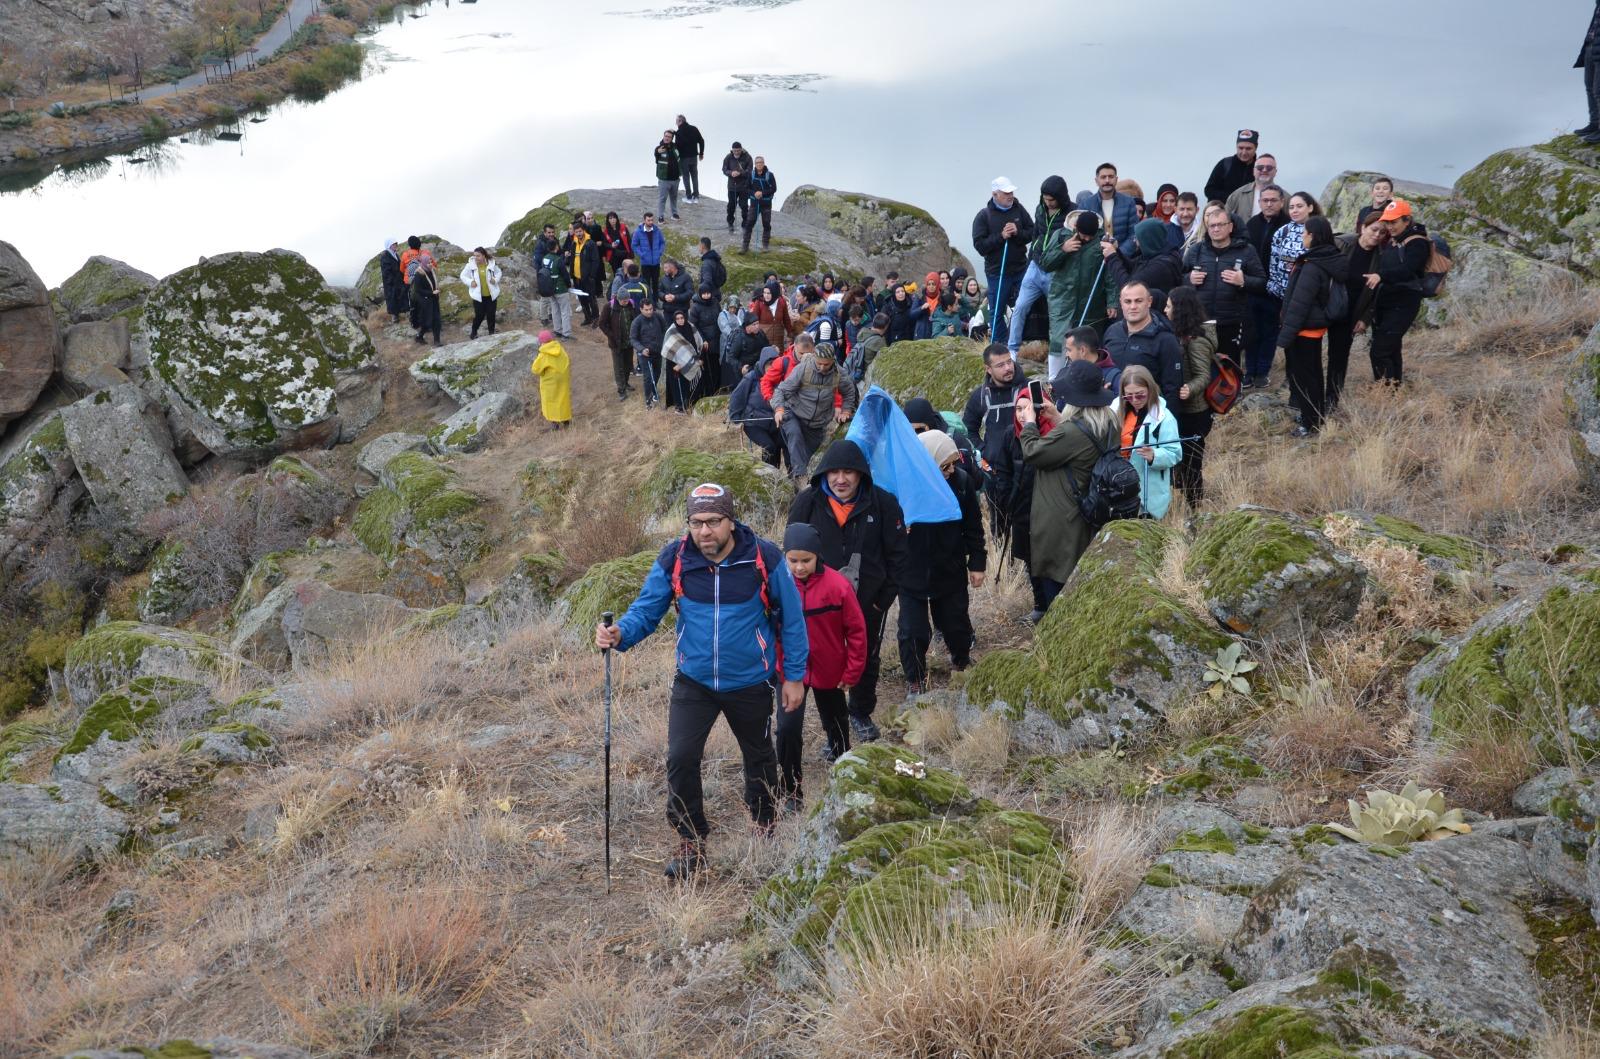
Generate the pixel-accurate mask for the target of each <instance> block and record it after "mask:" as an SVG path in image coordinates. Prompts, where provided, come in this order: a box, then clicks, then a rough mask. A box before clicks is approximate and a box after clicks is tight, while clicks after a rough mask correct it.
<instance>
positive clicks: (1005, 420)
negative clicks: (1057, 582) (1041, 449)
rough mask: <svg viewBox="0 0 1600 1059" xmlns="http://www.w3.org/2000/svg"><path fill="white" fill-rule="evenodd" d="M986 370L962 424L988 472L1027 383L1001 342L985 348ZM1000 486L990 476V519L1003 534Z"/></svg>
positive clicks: (1006, 525)
mask: <svg viewBox="0 0 1600 1059" xmlns="http://www.w3.org/2000/svg"><path fill="white" fill-rule="evenodd" d="M983 371H984V375H985V376H986V378H985V379H984V380H983V383H982V384H981V385H980V386H978V388H977V389H975V390H973V391H972V393H971V394H970V395H969V396H968V397H967V404H966V407H965V408H963V409H962V410H961V425H962V426H964V427H966V428H967V436H968V437H970V438H971V439H972V443H973V444H974V445H976V446H978V455H979V457H980V460H979V464H978V466H980V467H982V468H983V472H984V474H985V475H987V474H988V473H989V471H990V469H991V468H992V467H993V466H994V464H995V462H996V461H997V460H999V458H1000V452H1001V450H1002V449H1003V448H1004V447H1005V444H1006V439H1007V438H1009V437H1010V436H1011V432H1012V431H1011V425H1012V423H1013V422H1015V420H1016V417H1017V394H1018V392H1020V391H1021V389H1022V385H1023V384H1022V383H1020V382H1018V381H1017V362H1016V361H1014V360H1012V359H1011V352H1010V351H1009V350H1007V349H1006V347H1005V345H1004V344H1003V343H1001V342H992V343H990V344H989V345H988V346H987V347H985V348H984V351H983ZM996 486H997V483H996V482H995V481H994V480H993V479H989V481H988V484H987V485H985V487H984V493H985V495H986V496H987V497H988V499H989V522H990V524H991V525H992V526H993V527H994V531H995V535H996V536H1003V535H1004V534H1005V533H1006V532H1007V530H1008V528H1009V526H1010V523H1009V522H1007V521H1006V517H1005V503H1004V498H1002V497H1001V496H999V495H998V494H997V493H996V492H995V491H994V490H995V488H996Z"/></svg>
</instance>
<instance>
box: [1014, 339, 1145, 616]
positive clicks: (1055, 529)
mask: <svg viewBox="0 0 1600 1059" xmlns="http://www.w3.org/2000/svg"><path fill="white" fill-rule="evenodd" d="M1057 379H1058V383H1059V386H1060V388H1059V390H1058V391H1057V392H1056V394H1055V399H1056V400H1058V401H1062V402H1064V403H1063V404H1062V406H1061V411H1060V412H1057V411H1056V409H1055V407H1054V405H1053V404H1052V403H1051V402H1050V401H1045V402H1044V403H1043V404H1041V405H1040V406H1039V407H1037V408H1035V407H1034V405H1033V402H1032V401H1031V400H1029V398H1028V391H1027V390H1026V389H1024V390H1023V391H1022V392H1021V393H1019V394H1018V395H1017V408H1016V415H1017V419H1018V420H1020V421H1021V423H1022V458H1023V459H1024V460H1025V461H1027V462H1028V463H1029V464H1030V465H1031V466H1032V467H1033V469H1034V472H1035V474H1034V480H1033V517H1032V520H1031V527H1030V534H1029V542H1028V543H1029V550H1030V553H1031V559H1032V562H1033V573H1034V575H1035V576H1037V577H1038V578H1039V579H1040V584H1041V589H1042V591H1041V592H1040V595H1041V597H1042V599H1041V602H1043V603H1044V605H1045V607H1046V608H1048V607H1049V605H1050V603H1051V601H1053V600H1054V599H1055V597H1056V596H1057V595H1059V594H1060V592H1061V588H1062V586H1063V585H1064V584H1065V583H1066V580H1067V578H1069V577H1071V576H1072V571H1073V569H1074V568H1075V567H1076V566H1077V565H1078V559H1079V558H1080V557H1081V556H1082V555H1083V553H1084V550H1085V549H1086V548H1088V547H1089V538H1090V533H1089V525H1088V523H1086V522H1084V521H1083V514H1082V512H1080V511H1079V510H1078V497H1080V496H1082V495H1083V492H1084V490H1086V489H1087V488H1088V487H1089V474H1090V472H1091V471H1092V470H1093V469H1094V465H1095V461H1096V460H1098V459H1099V458H1100V453H1101V452H1103V451H1104V450H1106V449H1109V448H1111V447H1113V446H1114V445H1116V444H1118V440H1119V438H1118V435H1119V428H1120V420H1119V417H1118V415H1117V413H1116V412H1115V411H1114V410H1113V409H1112V408H1111V402H1112V400H1113V397H1112V394H1111V392H1110V391H1109V390H1107V389H1106V388H1105V380H1104V379H1103V378H1102V377H1101V375H1100V369H1099V368H1097V367H1095V366H1094V365H1093V364H1090V363H1089V362H1088V361H1082V360H1074V361H1069V362H1068V364H1067V368H1066V370H1065V371H1064V372H1062V373H1061V375H1059V376H1058V377H1057Z"/></svg>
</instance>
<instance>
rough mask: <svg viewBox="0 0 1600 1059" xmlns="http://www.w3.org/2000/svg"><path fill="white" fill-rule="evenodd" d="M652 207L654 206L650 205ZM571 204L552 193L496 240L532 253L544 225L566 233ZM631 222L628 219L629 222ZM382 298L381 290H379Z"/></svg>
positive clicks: (570, 215)
mask: <svg viewBox="0 0 1600 1059" xmlns="http://www.w3.org/2000/svg"><path fill="white" fill-rule="evenodd" d="M651 208H652V209H654V207H651ZM572 209H573V208H572V204H571V203H570V202H568V201H567V196H566V195H564V194H563V195H552V196H550V198H548V199H546V200H545V201H544V202H543V203H541V204H540V205H538V206H535V207H534V208H533V209H531V210H529V211H528V212H527V213H525V214H523V215H522V216H521V217H519V218H518V219H516V220H514V221H512V222H511V223H510V224H508V225H506V229H505V231H503V232H501V233H500V238H499V240H497V241H498V242H499V244H500V245H501V246H502V247H505V248H507V249H510V250H514V251H517V252H519V253H523V254H531V253H533V244H534V243H536V242H538V241H539V235H540V233H541V232H543V231H544V226H545V225H547V224H553V225H555V228H556V236H557V237H558V238H559V237H561V236H563V235H565V234H566V232H567V230H568V229H569V228H570V227H571V226H572ZM629 223H630V224H632V223H633V222H632V221H631V220H630V222H629ZM379 299H380V300H381V299H382V291H381V290H380V292H379Z"/></svg>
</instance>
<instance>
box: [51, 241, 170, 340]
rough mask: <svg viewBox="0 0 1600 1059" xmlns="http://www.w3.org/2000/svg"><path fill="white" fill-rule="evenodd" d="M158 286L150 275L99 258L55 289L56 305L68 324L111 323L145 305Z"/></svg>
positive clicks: (125, 264) (126, 264)
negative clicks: (146, 297) (152, 291)
mask: <svg viewBox="0 0 1600 1059" xmlns="http://www.w3.org/2000/svg"><path fill="white" fill-rule="evenodd" d="M155 285H156V278H155V277H154V276H152V275H150V274H149V273H148V272H141V271H139V270H138V269H136V268H134V267H133V266H132V265H130V264H128V263H127V262H125V261H118V260H117V259H116V258H112V257H102V256H100V255H99V254H96V255H95V256H94V257H91V258H90V259H89V260H87V261H85V262H84V263H83V267H82V268H80V269H78V271H76V272H74V273H73V274H72V275H70V276H68V277H67V278H66V279H65V280H63V281H62V283H61V286H59V287H57V288H56V290H55V299H56V305H57V307H58V308H59V309H60V311H61V315H62V317H63V318H64V319H65V320H66V322H67V323H69V324H80V323H85V322H87V321H91V320H109V319H111V318H112V317H114V316H121V315H124V314H126V313H127V312H128V310H130V309H133V308H134V307H135V306H137V305H138V304H139V303H140V302H142V301H144V298H145V295H147V294H149V293H150V288H151V287H154V286H155Z"/></svg>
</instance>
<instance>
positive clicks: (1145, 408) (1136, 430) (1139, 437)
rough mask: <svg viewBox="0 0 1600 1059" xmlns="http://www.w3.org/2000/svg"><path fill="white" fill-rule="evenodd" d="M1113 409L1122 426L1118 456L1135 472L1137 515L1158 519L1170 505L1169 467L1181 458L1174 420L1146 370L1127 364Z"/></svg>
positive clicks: (1176, 425) (1176, 424) (1139, 366)
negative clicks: (1137, 499)
mask: <svg viewBox="0 0 1600 1059" xmlns="http://www.w3.org/2000/svg"><path fill="white" fill-rule="evenodd" d="M1117 391H1118V393H1117V400H1116V403H1114V404H1113V405H1112V406H1111V407H1112V408H1113V409H1115V410H1116V412H1117V415H1118V416H1119V417H1120V419H1121V426H1122V456H1123V458H1124V459H1126V460H1127V461H1128V462H1130V463H1132V464H1133V467H1134V470H1136V471H1138V472H1139V513H1140V514H1141V515H1143V516H1145V517H1146V518H1161V517H1163V516H1164V515H1166V513H1167V509H1168V508H1169V507H1171V506H1172V481H1171V472H1172V468H1173V467H1175V466H1176V465H1177V463H1178V460H1179V459H1181V458H1182V456H1183V450H1182V449H1181V447H1180V446H1179V445H1178V421H1177V417H1175V416H1174V415H1173V414H1172V411H1171V410H1170V409H1169V408H1167V403H1166V402H1165V401H1163V400H1162V399H1161V388H1160V387H1158V386H1157V385H1156V380H1155V377H1154V376H1153V375H1151V374H1150V372H1149V369H1147V368H1145V367H1143V366H1142V365H1139V364H1130V365H1128V367H1127V368H1126V369H1125V370H1124V371H1123V373H1122V377H1121V379H1120V380H1119V381H1118V383H1117Z"/></svg>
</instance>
